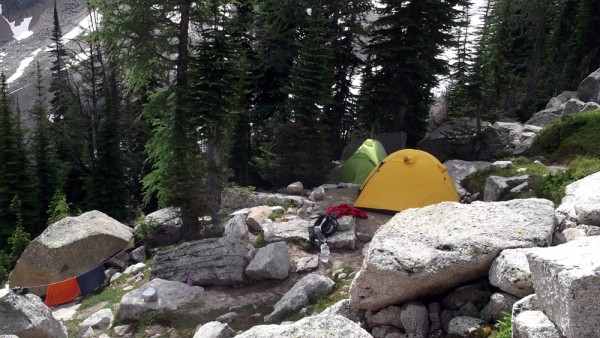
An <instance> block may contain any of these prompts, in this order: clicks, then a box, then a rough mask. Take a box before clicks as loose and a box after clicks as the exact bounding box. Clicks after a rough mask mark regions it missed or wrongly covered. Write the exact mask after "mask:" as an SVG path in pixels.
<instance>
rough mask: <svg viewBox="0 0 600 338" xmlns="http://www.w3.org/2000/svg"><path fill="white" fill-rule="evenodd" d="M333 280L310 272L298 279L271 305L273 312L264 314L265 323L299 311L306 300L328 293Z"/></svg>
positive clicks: (271, 322)
mask: <svg viewBox="0 0 600 338" xmlns="http://www.w3.org/2000/svg"><path fill="white" fill-rule="evenodd" d="M333 284H334V282H333V281H332V280H331V279H330V278H328V277H326V276H323V275H317V274H310V275H307V276H305V277H304V278H302V279H301V280H299V281H298V282H297V283H296V284H294V286H293V287H292V288H291V289H290V290H289V291H288V292H286V293H285V294H284V295H283V297H281V299H280V300H279V301H278V302H277V303H276V304H275V305H274V306H273V312H271V313H270V314H268V315H266V316H265V318H264V319H265V323H268V324H273V323H276V322H279V321H281V320H283V319H284V318H285V317H286V316H288V315H290V314H292V313H294V312H296V311H299V310H300V309H301V308H303V307H304V306H305V305H306V304H308V302H310V301H314V300H316V299H317V298H319V297H321V296H325V295H327V294H330V293H331V291H332V290H333Z"/></svg>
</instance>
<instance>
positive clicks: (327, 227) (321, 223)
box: [308, 213, 340, 246]
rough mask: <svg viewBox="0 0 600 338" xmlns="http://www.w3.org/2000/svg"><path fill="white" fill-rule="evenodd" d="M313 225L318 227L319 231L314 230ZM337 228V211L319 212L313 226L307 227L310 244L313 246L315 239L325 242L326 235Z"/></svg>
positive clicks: (338, 225) (338, 226) (332, 232)
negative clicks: (329, 212)
mask: <svg viewBox="0 0 600 338" xmlns="http://www.w3.org/2000/svg"><path fill="white" fill-rule="evenodd" d="M315 227H319V229H320V231H315ZM339 228H340V224H339V223H338V221H337V213H331V214H329V215H327V214H320V215H319V216H318V217H317V219H316V220H315V223H314V224H313V226H312V227H310V228H308V238H309V240H310V243H311V245H312V246H314V244H315V240H316V239H318V240H319V241H320V242H322V243H325V242H327V237H329V236H331V235H333V234H334V233H335V232H336V231H338V230H339Z"/></svg>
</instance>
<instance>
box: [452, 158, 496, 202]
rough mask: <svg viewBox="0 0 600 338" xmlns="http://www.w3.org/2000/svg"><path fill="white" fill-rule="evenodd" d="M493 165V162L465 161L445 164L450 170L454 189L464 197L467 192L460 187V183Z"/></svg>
mask: <svg viewBox="0 0 600 338" xmlns="http://www.w3.org/2000/svg"><path fill="white" fill-rule="evenodd" d="M490 165H492V163H491V162H485V161H463V160H450V161H446V162H444V167H446V170H448V173H449V174H450V177H452V182H454V187H455V188H456V191H458V194H459V195H460V196H463V195H464V194H465V193H466V192H467V191H466V190H465V189H464V188H463V187H462V186H461V185H460V182H462V180H464V179H465V178H466V177H467V176H469V175H471V174H472V173H474V172H476V171H478V170H483V169H485V168H487V167H489V166H490Z"/></svg>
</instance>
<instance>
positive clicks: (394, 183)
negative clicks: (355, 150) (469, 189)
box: [354, 149, 459, 211]
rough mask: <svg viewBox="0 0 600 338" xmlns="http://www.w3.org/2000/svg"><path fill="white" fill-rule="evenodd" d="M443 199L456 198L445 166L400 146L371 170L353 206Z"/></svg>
mask: <svg viewBox="0 0 600 338" xmlns="http://www.w3.org/2000/svg"><path fill="white" fill-rule="evenodd" d="M443 201H454V202H458V201H459V197H458V193H457V192H456V189H455V188H454V183H452V178H451V177H450V175H449V174H448V171H446V168H445V167H444V166H443V165H442V164H441V163H440V161H438V159H437V158H435V157H434V156H433V155H431V154H429V153H427V152H424V151H421V150H415V149H403V150H399V151H397V152H395V153H393V154H390V155H389V156H388V157H386V158H385V159H384V160H383V161H382V162H381V164H380V165H379V166H378V167H376V168H374V169H373V170H372V171H371V173H370V174H369V176H368V177H367V179H366V180H365V182H364V183H363V185H362V186H361V192H360V195H359V196H358V198H357V199H356V202H354V206H355V207H357V208H363V209H371V210H381V211H402V210H404V209H408V208H418V207H424V206H426V205H430V204H435V203H439V202H443Z"/></svg>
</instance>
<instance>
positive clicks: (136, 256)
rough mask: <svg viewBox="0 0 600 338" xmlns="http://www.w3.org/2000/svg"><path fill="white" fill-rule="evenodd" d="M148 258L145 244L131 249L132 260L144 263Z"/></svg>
mask: <svg viewBox="0 0 600 338" xmlns="http://www.w3.org/2000/svg"><path fill="white" fill-rule="evenodd" d="M146 258H147V257H146V247H145V246H143V245H142V246H140V247H139V248H135V249H134V250H133V251H131V260H132V261H134V262H138V263H142V262H144V261H146Z"/></svg>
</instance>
